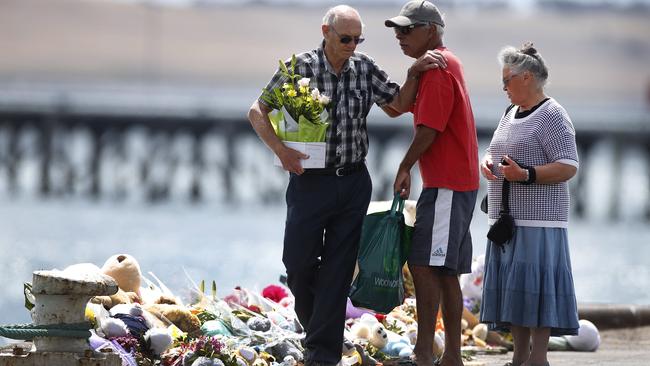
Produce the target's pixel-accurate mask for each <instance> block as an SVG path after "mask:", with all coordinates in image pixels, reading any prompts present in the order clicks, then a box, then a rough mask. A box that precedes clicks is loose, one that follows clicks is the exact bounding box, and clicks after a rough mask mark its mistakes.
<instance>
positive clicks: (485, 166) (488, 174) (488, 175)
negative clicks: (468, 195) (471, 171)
mask: <svg viewBox="0 0 650 366" xmlns="http://www.w3.org/2000/svg"><path fill="white" fill-rule="evenodd" d="M493 166H494V163H492V156H491V155H490V154H486V155H485V156H484V157H483V161H481V166H480V168H481V175H482V176H483V177H485V179H487V180H495V179H497V176H496V175H494V174H493V173H492V167H493Z"/></svg>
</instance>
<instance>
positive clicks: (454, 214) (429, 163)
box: [386, 1, 479, 366]
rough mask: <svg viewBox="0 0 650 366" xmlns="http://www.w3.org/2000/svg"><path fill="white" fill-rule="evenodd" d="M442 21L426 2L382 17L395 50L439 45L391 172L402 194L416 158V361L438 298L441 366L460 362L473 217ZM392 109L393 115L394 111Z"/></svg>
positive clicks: (469, 168) (474, 174)
mask: <svg viewBox="0 0 650 366" xmlns="http://www.w3.org/2000/svg"><path fill="white" fill-rule="evenodd" d="M444 25H445V23H444V21H443V19H442V16H441V14H440V11H439V10H438V9H437V8H436V7H435V5H433V4H432V3H430V2H428V1H411V2H409V3H407V4H406V5H404V7H403V8H402V10H401V12H400V15H399V16H397V17H394V18H391V19H389V20H386V26H387V27H392V28H393V29H394V30H395V35H396V37H397V40H398V41H399V45H400V47H401V48H402V51H403V52H404V54H406V55H407V56H410V57H413V58H418V57H420V56H422V55H424V54H426V53H427V51H429V50H439V51H440V52H442V54H443V55H444V56H445V58H446V59H447V67H446V68H445V69H434V70H429V71H427V72H425V73H424V74H423V75H422V76H421V77H420V84H419V88H418V94H417V97H416V101H415V105H414V106H413V108H412V110H411V111H412V112H413V116H414V123H415V136H414V138H413V141H412V142H411V146H410V147H409V149H408V151H407V152H406V155H405V156H404V159H403V160H402V163H401V164H400V166H399V170H398V172H397V176H396V178H395V184H394V189H395V192H400V194H401V196H402V197H403V198H408V196H409V194H410V188H411V173H410V171H411V168H412V167H413V165H414V164H415V162H416V161H418V162H419V167H420V173H421V175H422V182H423V190H422V193H421V195H420V198H419V199H418V204H417V213H416V220H415V231H414V234H413V243H412V247H411V253H410V255H409V258H408V263H409V269H410V270H411V273H412V275H413V282H414V284H415V297H416V300H417V312H418V337H417V343H416V345H415V350H414V353H415V361H416V363H417V364H418V366H424V365H427V366H428V365H431V363H432V362H433V337H434V330H435V328H434V327H435V322H436V315H437V313H438V305H439V303H440V302H441V301H442V316H443V320H444V323H445V352H444V354H443V356H442V358H441V359H440V360H439V361H440V363H439V364H440V365H444V366H450V365H453V366H457V365H462V364H463V362H462V359H461V356H460V335H461V334H460V332H461V329H460V321H461V317H462V312H463V297H462V293H461V290H460V285H459V283H458V275H460V274H461V273H469V272H470V271H471V262H472V238H471V235H470V232H469V224H470V222H471V220H472V214H473V212H474V206H475V203H476V194H477V190H478V187H479V176H478V147H477V145H478V144H477V140H476V127H475V125H474V116H473V115H472V106H471V104H470V101H469V95H468V93H467V89H466V87H465V79H464V77H463V70H462V65H461V63H460V60H459V59H458V58H457V57H456V56H455V55H454V54H453V53H452V52H451V51H449V50H448V49H447V48H445V47H444V46H443V44H442V34H443V30H444ZM395 114H397V113H395Z"/></svg>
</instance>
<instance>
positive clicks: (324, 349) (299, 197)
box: [282, 166, 372, 364]
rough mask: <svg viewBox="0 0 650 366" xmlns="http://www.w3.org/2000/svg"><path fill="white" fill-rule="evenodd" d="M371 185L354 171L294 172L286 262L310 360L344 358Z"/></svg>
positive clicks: (289, 192) (364, 174)
mask: <svg viewBox="0 0 650 366" xmlns="http://www.w3.org/2000/svg"><path fill="white" fill-rule="evenodd" d="M371 192H372V183H371V181H370V175H369V174H368V170H367V169H366V168H365V166H364V167H363V169H361V170H359V171H358V172H355V173H352V174H351V175H347V176H343V177H337V176H329V175H328V176H322V175H305V174H303V175H295V174H291V177H290V180H289V185H288V187H287V194H286V199H287V221H286V227H285V232H284V252H283V255H282V261H283V262H284V265H285V267H286V270H287V284H288V285H289V288H290V289H291V292H292V293H293V295H294V296H295V298H296V304H295V306H296V314H297V315H298V319H299V320H300V323H301V324H302V325H303V327H304V328H305V331H306V337H305V349H306V351H307V352H306V355H305V358H306V363H307V364H313V363H324V364H335V363H337V362H339V360H340V359H341V350H342V344H343V330H344V326H345V308H346V301H347V296H348V293H349V291H350V283H351V281H352V275H353V273H354V267H355V263H356V259H357V255H358V251H359V239H360V237H361V226H362V225H363V219H364V217H365V215H366V211H367V210H368V204H369V203H370V195H371Z"/></svg>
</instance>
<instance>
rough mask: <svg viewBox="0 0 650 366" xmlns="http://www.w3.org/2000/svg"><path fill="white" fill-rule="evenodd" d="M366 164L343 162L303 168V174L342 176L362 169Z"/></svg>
mask: <svg viewBox="0 0 650 366" xmlns="http://www.w3.org/2000/svg"><path fill="white" fill-rule="evenodd" d="M365 166H366V164H365V163H351V164H345V165H343V166H340V167H335V168H322V169H305V172H304V173H302V174H303V175H335V176H337V177H343V176H345V175H350V174H354V173H356V172H359V171H361V170H363V168H364V167H365Z"/></svg>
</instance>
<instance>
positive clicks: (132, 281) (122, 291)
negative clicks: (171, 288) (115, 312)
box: [91, 254, 142, 310]
mask: <svg viewBox="0 0 650 366" xmlns="http://www.w3.org/2000/svg"><path fill="white" fill-rule="evenodd" d="M97 268H98V267H97ZM98 269H99V268H98ZM100 271H101V273H103V274H105V275H107V276H110V277H111V278H113V279H114V280H115V282H117V285H118V290H117V293H115V294H113V295H110V296H95V297H93V298H92V299H91V302H93V303H95V304H101V305H103V306H104V308H106V309H107V310H110V309H111V308H112V307H114V306H115V305H119V304H133V303H142V300H141V293H140V281H141V277H142V273H141V272H140V265H139V264H138V261H136V260H135V258H133V257H132V256H130V255H128V254H116V255H113V256H112V257H110V258H109V259H108V260H107V261H106V263H104V265H103V266H102V268H101V270H100Z"/></svg>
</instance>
